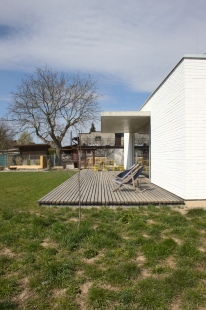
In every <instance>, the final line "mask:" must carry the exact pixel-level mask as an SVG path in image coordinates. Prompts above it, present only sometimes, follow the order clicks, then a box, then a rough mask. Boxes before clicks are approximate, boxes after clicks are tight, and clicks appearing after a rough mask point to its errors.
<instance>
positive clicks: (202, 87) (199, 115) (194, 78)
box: [184, 59, 206, 199]
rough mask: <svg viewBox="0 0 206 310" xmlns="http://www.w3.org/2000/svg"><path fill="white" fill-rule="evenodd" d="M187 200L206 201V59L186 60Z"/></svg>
mask: <svg viewBox="0 0 206 310" xmlns="http://www.w3.org/2000/svg"><path fill="white" fill-rule="evenodd" d="M184 62H185V120H186V122H185V140H186V148H185V165H186V167H185V177H186V178H185V179H186V184H185V197H186V198H185V199H206V190H205V189H206V59H203V60H198V59H185V61H184Z"/></svg>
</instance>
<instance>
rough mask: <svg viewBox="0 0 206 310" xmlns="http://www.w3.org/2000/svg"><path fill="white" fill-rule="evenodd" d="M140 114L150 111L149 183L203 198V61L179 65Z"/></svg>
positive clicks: (205, 162)
mask: <svg viewBox="0 0 206 310" xmlns="http://www.w3.org/2000/svg"><path fill="white" fill-rule="evenodd" d="M142 111H151V181H152V182H153V183H155V184H157V185H159V186H161V187H162V188H164V189H166V190H168V191H170V192H172V193H174V194H176V195H178V196H180V197H182V198H184V199H186V200H188V199H206V60H204V59H202V60H200V59H184V60H183V61H182V62H180V64H179V65H178V66H177V67H176V68H175V70H174V71H173V72H172V73H171V74H170V75H169V76H168V78H167V79H166V80H165V81H164V83H163V84H162V85H161V87H160V88H159V89H158V90H157V91H156V92H155V93H154V94H153V96H151V98H150V99H149V100H148V102H147V103H146V104H145V105H144V106H143V108H142Z"/></svg>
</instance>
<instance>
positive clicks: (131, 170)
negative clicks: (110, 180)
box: [116, 164, 139, 179]
mask: <svg viewBox="0 0 206 310" xmlns="http://www.w3.org/2000/svg"><path fill="white" fill-rule="evenodd" d="M138 166H139V164H134V165H133V166H132V167H130V168H129V169H127V170H125V171H122V172H121V173H119V174H118V175H117V176H116V178H121V179H123V178H125V177H127V176H128V175H129V174H130V173H131V172H133V171H135V170H136V169H137V167H138Z"/></svg>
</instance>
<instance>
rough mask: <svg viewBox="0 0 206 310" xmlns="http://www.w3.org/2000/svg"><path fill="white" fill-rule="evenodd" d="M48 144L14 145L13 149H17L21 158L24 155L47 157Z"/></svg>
mask: <svg viewBox="0 0 206 310" xmlns="http://www.w3.org/2000/svg"><path fill="white" fill-rule="evenodd" d="M50 147H51V146H50V145H49V144H44V143H41V144H16V145H15V148H18V149H19V153H20V155H22V156H26V155H49V148H50Z"/></svg>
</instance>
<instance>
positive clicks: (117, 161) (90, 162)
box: [62, 131, 149, 168]
mask: <svg viewBox="0 0 206 310" xmlns="http://www.w3.org/2000/svg"><path fill="white" fill-rule="evenodd" d="M73 141H75V143H74V145H72V146H64V147H63V148H62V152H63V158H64V159H65V161H68V162H69V161H72V162H73V163H74V166H75V167H76V168H77V167H78V149H79V148H80V149H81V166H82V167H90V166H94V165H95V164H101V163H105V164H106V165H114V166H118V165H122V164H123V162H124V134H123V133H109V134H108V133H102V132H101V131H95V132H91V133H81V134H80V135H79V137H76V138H74V139H73ZM135 145H136V146H135V150H136V157H138V156H139V157H140V156H142V158H143V157H145V159H148V154H149V150H148V149H149V136H148V135H136V138H135Z"/></svg>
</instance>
